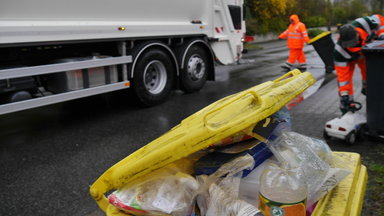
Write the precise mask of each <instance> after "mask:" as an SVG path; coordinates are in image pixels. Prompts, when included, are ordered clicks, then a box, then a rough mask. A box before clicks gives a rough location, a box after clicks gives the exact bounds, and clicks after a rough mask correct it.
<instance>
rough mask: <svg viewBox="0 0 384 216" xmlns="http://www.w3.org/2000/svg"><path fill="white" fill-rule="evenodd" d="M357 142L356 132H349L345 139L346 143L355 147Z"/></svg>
mask: <svg viewBox="0 0 384 216" xmlns="http://www.w3.org/2000/svg"><path fill="white" fill-rule="evenodd" d="M356 140H357V133H356V131H355V130H353V131H351V132H349V134H348V135H347V136H346V137H345V142H346V143H347V144H348V145H353V144H355V143H356Z"/></svg>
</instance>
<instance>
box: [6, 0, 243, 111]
mask: <svg viewBox="0 0 384 216" xmlns="http://www.w3.org/2000/svg"><path fill="white" fill-rule="evenodd" d="M242 7H243V0H195V1H187V0H129V1H126V0H111V1H102V0H81V1H75V0H68V1H58V0H35V1H28V0H19V1H13V0H3V1H1V3H0V57H1V58H0V101H1V102H2V105H0V114H4V113H9V112H14V111H18V110H23V109H28V108H32V107H37V106H42V105H46V104H50V103H56V102H61V101H65V100H70V99H76V98H79V97H84V96H89V95H94V94H100V93H104V92H108V91H113V90H119V89H124V88H132V91H134V93H135V95H136V96H137V98H138V99H139V101H140V102H142V103H143V104H145V105H149V106H151V105H155V104H158V103H161V102H163V101H165V100H166V98H167V97H168V95H169V93H170V91H171V90H172V89H174V88H180V89H182V90H184V91H185V92H193V91H198V90H199V89H201V88H202V87H203V86H204V84H205V81H206V80H214V61H215V60H217V61H218V62H220V63H223V64H229V63H233V62H235V61H237V60H238V59H239V58H240V54H241V51H242V48H243V47H242V41H241V39H242V37H243V35H244V32H245V29H244V28H245V27H244V26H245V25H244V21H243V8H242ZM100 70H101V72H100ZM103 70H104V72H103ZM110 70H112V74H111V71H110ZM95 71H98V72H95ZM94 76H97V77H94ZM31 77H32V78H33V80H34V81H33V83H29V84H30V86H31V85H32V86H33V87H29V88H27V89H23V88H18V87H15V84H14V82H15V80H16V79H22V78H24V79H28V80H30V78H31ZM89 80H91V82H89ZM92 80H98V82H93V81H92ZM100 80H101V81H100ZM25 81H27V80H25ZM66 82H68V84H65V83H66ZM73 82H82V83H81V84H78V83H73ZM1 83H3V85H1ZM89 84H91V85H89ZM55 85H60V86H62V87H56V86H55ZM2 86H5V88H4V87H2ZM27 86H28V85H27ZM70 86H77V87H79V88H73V87H70ZM112 86H114V87H113V88H111V87H112ZM94 87H99V88H98V89H99V90H96V89H93V88H94ZM103 88H105V89H103ZM52 89H56V91H52ZM57 89H59V90H57ZM91 89H92V90H91ZM45 91H48V92H49V94H44V93H43V92H45ZM2 92H4V93H3V94H2ZM20 92H21V93H20ZM84 92H88V93H86V94H84ZM58 93H64V94H67V95H70V96H69V97H65V98H61V99H60V97H62V96H59V95H58ZM15 94H16V96H15ZM17 94H19V95H17ZM28 94H30V95H29V96H28ZM20 95H21V96H20ZM42 95H44V96H45V97H49V98H54V97H57V98H56V99H53V100H51V99H43V100H42V99H41V96H42ZM47 95H49V96H47ZM25 99H29V100H25ZM19 100H20V101H19ZM21 100H23V101H21ZM39 100H40V101H39ZM27 101H28V102H27ZM31 101H34V102H31ZM41 101H45V102H41ZM30 103H32V105H31V104H30Z"/></svg>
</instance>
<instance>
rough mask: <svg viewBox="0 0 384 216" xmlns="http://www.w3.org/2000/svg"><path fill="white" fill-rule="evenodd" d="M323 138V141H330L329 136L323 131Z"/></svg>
mask: <svg viewBox="0 0 384 216" xmlns="http://www.w3.org/2000/svg"><path fill="white" fill-rule="evenodd" d="M323 137H324V139H325V140H329V139H331V136H329V135H328V133H327V131H326V130H324V131H323Z"/></svg>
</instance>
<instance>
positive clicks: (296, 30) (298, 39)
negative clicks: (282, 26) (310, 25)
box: [279, 14, 309, 49]
mask: <svg viewBox="0 0 384 216" xmlns="http://www.w3.org/2000/svg"><path fill="white" fill-rule="evenodd" d="M289 19H292V20H293V21H294V23H293V24H292V23H291V24H290V25H289V26H288V29H287V30H285V31H284V32H283V33H281V34H280V36H279V37H280V38H281V39H286V38H287V44H288V48H290V49H300V48H303V47H304V42H308V41H309V37H308V33H307V28H306V27H305V25H304V23H302V22H300V20H299V17H298V16H297V15H296V14H293V15H291V16H290V17H289Z"/></svg>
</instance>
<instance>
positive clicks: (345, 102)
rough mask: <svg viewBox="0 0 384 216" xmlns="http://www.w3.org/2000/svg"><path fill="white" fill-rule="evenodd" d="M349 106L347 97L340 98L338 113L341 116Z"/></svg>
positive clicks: (349, 102)
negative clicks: (339, 112)
mask: <svg viewBox="0 0 384 216" xmlns="http://www.w3.org/2000/svg"><path fill="white" fill-rule="evenodd" d="M350 104H351V100H350V99H349V95H343V96H340V111H341V113H342V114H343V115H344V114H345V113H347V112H348V111H349V108H350Z"/></svg>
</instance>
